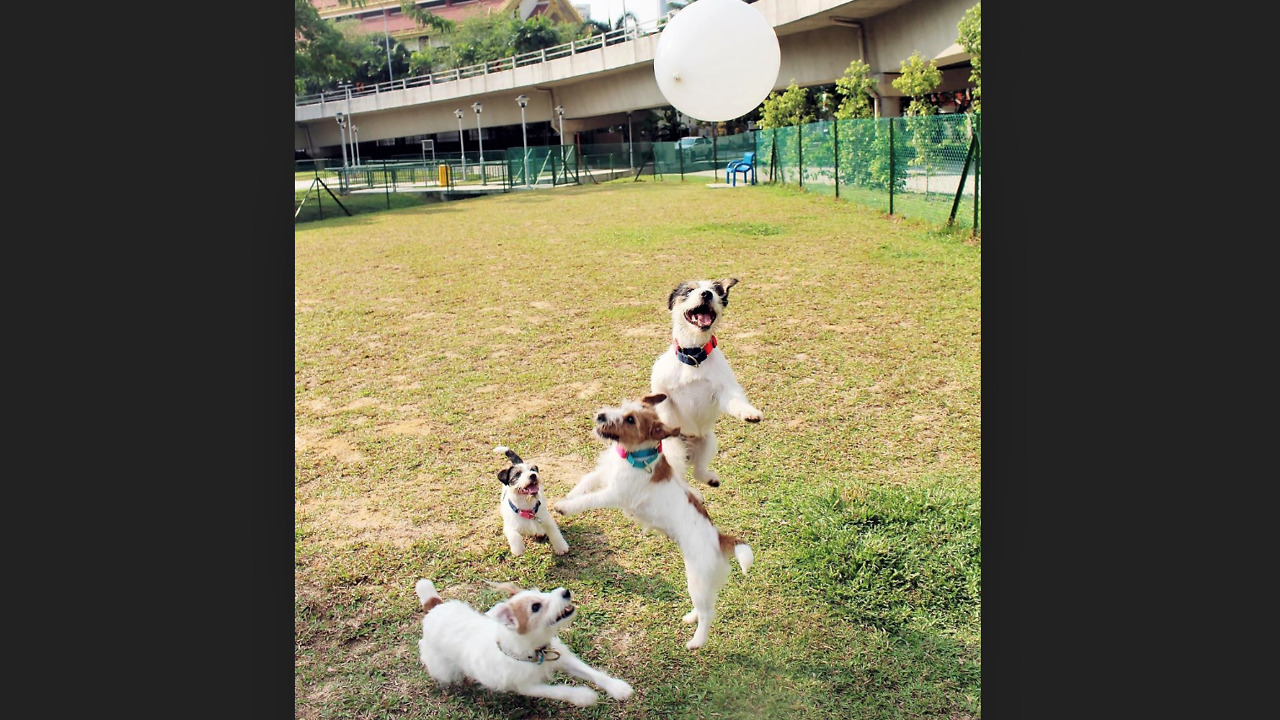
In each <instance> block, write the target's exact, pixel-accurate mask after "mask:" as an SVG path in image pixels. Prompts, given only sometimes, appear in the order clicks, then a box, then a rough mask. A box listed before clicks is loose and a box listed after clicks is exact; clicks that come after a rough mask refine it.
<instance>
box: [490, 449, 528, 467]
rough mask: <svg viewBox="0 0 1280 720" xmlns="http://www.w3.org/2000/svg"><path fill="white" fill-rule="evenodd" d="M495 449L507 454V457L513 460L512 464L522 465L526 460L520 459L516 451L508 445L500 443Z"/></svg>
mask: <svg viewBox="0 0 1280 720" xmlns="http://www.w3.org/2000/svg"><path fill="white" fill-rule="evenodd" d="M493 451H494V452H497V453H502V454H503V455H506V456H507V459H508V460H510V461H511V464H512V465H520V464H522V463H524V461H523V460H521V459H520V456H519V455H517V454H516V451H515V450H512V449H511V448H509V447H507V446H506V445H499V446H498V447H496V448H494V449H493Z"/></svg>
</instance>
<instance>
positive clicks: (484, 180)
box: [471, 102, 489, 185]
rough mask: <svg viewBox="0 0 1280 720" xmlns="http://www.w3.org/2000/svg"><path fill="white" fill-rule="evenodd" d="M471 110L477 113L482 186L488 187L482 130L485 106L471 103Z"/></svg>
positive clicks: (477, 136) (477, 137)
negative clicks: (481, 115)
mask: <svg viewBox="0 0 1280 720" xmlns="http://www.w3.org/2000/svg"><path fill="white" fill-rule="evenodd" d="M471 109H472V110H475V111H476V139H477V140H479V141H480V184H481V185H488V184H489V180H488V178H487V177H485V173H484V131H483V130H482V129H481V128H480V111H481V110H484V105H481V104H480V103H478V102H477V103H471Z"/></svg>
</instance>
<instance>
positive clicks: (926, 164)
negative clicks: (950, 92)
mask: <svg viewBox="0 0 1280 720" xmlns="http://www.w3.org/2000/svg"><path fill="white" fill-rule="evenodd" d="M980 123H981V121H980V119H979V118H978V117H977V116H971V115H968V114H950V115H929V116H922V117H900V118H881V119H878V120H873V119H857V120H826V121H822V122H815V123H809V124H807V125H797V126H793V127H785V128H774V129H771V130H760V131H757V134H758V135H759V137H758V138H756V145H757V148H758V149H757V154H756V158H757V160H756V170H757V173H758V174H759V175H760V176H761V177H762V178H764V177H767V178H768V181H769V182H778V183H783V184H796V185H799V186H800V187H803V188H804V189H806V190H808V191H810V192H819V193H832V194H834V195H835V196H836V197H840V198H843V199H845V200H850V201H853V202H857V203H861V204H863V205H867V206H869V207H874V208H878V209H881V210H883V211H884V212H887V213H889V214H891V215H902V216H904V217H914V218H920V219H923V220H926V221H928V222H932V223H937V224H948V223H950V224H954V225H955V226H957V227H969V228H971V229H972V232H973V234H977V232H978V229H979V228H980V227H981V219H982V216H981V189H980V188H981V185H980V179H981V166H982V143H981V136H982V133H981V124H980Z"/></svg>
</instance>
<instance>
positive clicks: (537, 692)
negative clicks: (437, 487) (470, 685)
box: [414, 578, 632, 707]
mask: <svg viewBox="0 0 1280 720" xmlns="http://www.w3.org/2000/svg"><path fill="white" fill-rule="evenodd" d="M490 585H492V586H493V587H497V588H500V589H503V590H506V591H507V592H508V593H511V597H509V598H508V599H507V600H506V601H504V602H500V603H498V604H497V605H494V606H493V607H492V608H491V609H490V610H489V612H487V613H485V614H483V615H482V614H480V612H479V611H477V610H476V609H474V608H472V607H471V606H470V605H468V604H467V603H465V602H463V601H461V600H449V601H447V602H446V601H445V600H444V599H443V598H441V597H440V593H438V592H436V587H435V585H434V584H433V583H432V582H431V581H430V580H427V579H426V578H423V579H421V580H419V581H418V582H417V585H415V586H414V590H415V591H416V592H417V594H418V599H419V600H420V601H421V602H422V612H424V613H426V614H425V615H424V616H423V617H422V639H421V640H419V641H418V654H419V657H420V658H421V660H422V664H423V665H425V666H426V668H427V673H428V674H429V675H431V677H433V678H435V680H436V682H438V683H440V685H442V686H446V685H452V684H454V683H456V682H459V681H461V680H463V679H464V678H471V679H472V680H475V681H476V682H478V683H480V684H481V685H483V686H484V687H486V688H488V689H489V690H493V691H496V692H512V693H519V694H521V695H528V696H530V697H544V698H551V699H552V700H563V701H566V702H571V703H573V704H574V705H579V706H582V707H586V706H588V705H594V704H595V702H596V700H597V699H599V696H598V695H596V693H595V691H594V690H592V689H591V688H587V687H581V686H574V685H551V684H549V682H548V681H549V680H551V676H552V675H554V674H555V672H556V671H560V672H565V673H568V674H570V675H573V676H574V677H578V678H582V679H583V680H587V681H589V682H591V683H593V684H595V685H596V686H597V687H599V688H600V689H601V690H604V691H605V692H607V693H609V696H610V697H612V698H614V699H615V700H626V699H627V698H629V697H631V692H632V690H631V686H630V685H629V684H627V683H626V682H625V681H623V680H619V679H618V678H614V677H610V676H609V675H606V674H605V673H602V672H600V671H598V670H596V669H594V668H592V667H591V666H590V665H587V664H586V663H584V662H582V660H580V659H578V656H577V655H574V654H573V651H572V650H570V649H569V647H568V646H567V645H565V644H564V643H563V642H562V641H561V640H560V638H559V637H557V634H558V633H559V632H560V630H561V629H562V628H565V627H567V626H568V625H569V623H570V622H571V621H572V619H573V616H574V612H575V610H576V608H574V606H573V604H572V603H570V602H569V599H570V594H569V591H568V590H565V589H564V588H562V587H561V588H556V589H555V590H552V591H551V592H549V593H544V592H539V591H538V589H537V588H533V589H531V590H522V589H521V588H518V587H516V586H515V585H512V584H511V583H502V584H494V583H490Z"/></svg>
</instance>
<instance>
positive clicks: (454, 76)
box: [293, 15, 670, 107]
mask: <svg viewBox="0 0 1280 720" xmlns="http://www.w3.org/2000/svg"><path fill="white" fill-rule="evenodd" d="M669 19H670V15H668V16H665V17H660V18H658V19H656V20H650V21H648V22H643V23H639V24H637V25H631V26H628V27H624V28H620V29H617V30H610V31H609V32H607V33H603V34H600V35H594V36H592V37H589V38H580V39H578V40H574V41H572V42H567V43H564V44H561V45H556V46H555V47H549V48H545V49H542V50H534V51H533V52H527V53H521V54H519V55H513V56H511V57H505V58H502V59H500V60H490V61H489V62H485V63H479V64H476V65H467V66H466V67H460V68H453V69H451V70H441V71H440V72H433V73H428V74H426V75H417V76H414V77H409V78H401V79H399V80H391V81H388V82H381V83H377V84H375V85H371V86H365V87H358V86H353V87H352V88H351V97H353V98H356V97H363V96H366V95H378V94H381V93H384V92H392V91H395V90H407V89H409V88H412V87H422V86H424V85H439V84H441V83H451V82H457V81H459V80H466V79H467V78H473V77H478V76H481V75H489V74H491V73H498V72H503V71H505V70H514V69H515V68H518V67H525V66H527V65H539V64H541V63H544V62H548V61H550V60H558V59H560V58H564V57H569V56H570V55H577V54H578V53H581V52H589V51H592V50H603V49H604V48H605V47H607V46H609V45H616V44H618V43H623V42H627V41H629V40H638V39H640V38H642V37H647V36H649V35H654V34H657V33H660V32H662V28H663V27H664V26H665V25H666V24H667V22H668V20H669ZM346 99H347V92H346V90H326V91H324V92H320V93H313V94H311V95H295V96H294V98H293V105H294V107H302V106H304V105H317V104H318V105H320V106H321V107H323V106H324V104H325V103H326V102H334V101H337V100H343V101H345V100H346Z"/></svg>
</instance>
